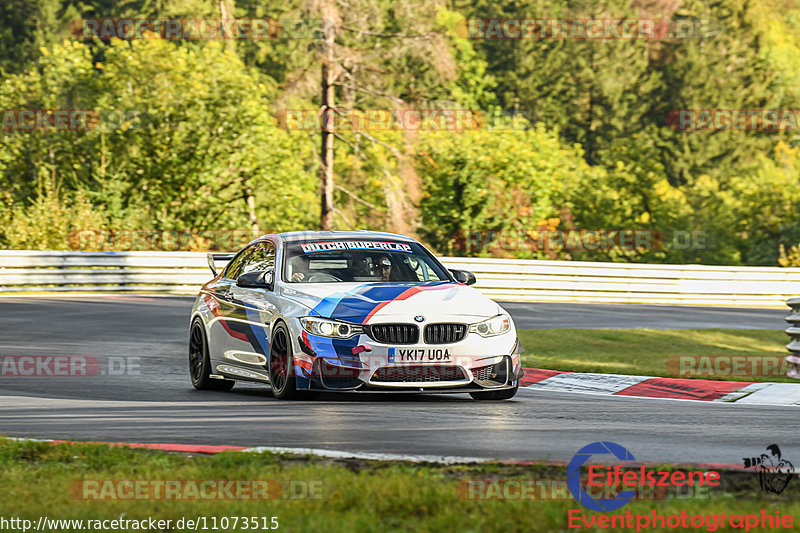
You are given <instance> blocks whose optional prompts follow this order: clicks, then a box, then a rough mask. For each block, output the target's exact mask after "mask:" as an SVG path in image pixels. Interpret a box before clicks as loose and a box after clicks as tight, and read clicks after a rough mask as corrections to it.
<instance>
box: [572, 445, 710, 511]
mask: <svg viewBox="0 0 800 533" xmlns="http://www.w3.org/2000/svg"><path fill="white" fill-rule="evenodd" d="M594 455H613V456H614V457H615V458H616V459H617V460H619V461H622V462H630V461H634V460H635V458H634V457H633V454H632V453H631V452H629V451H628V450H626V449H625V448H623V447H622V446H620V445H619V444H616V443H614V442H607V441H602V442H593V443H591V444H589V445H587V446H584V447H583V448H581V449H580V450H578V453H576V454H575V455H574V456H573V457H572V460H571V461H570V462H569V466H568V467H567V487H568V488H569V491H570V493H571V494H572V497H573V498H575V501H577V502H578V503H579V504H581V505H582V506H583V507H586V508H587V509H591V510H592V511H599V512H601V513H604V512H609V511H616V510H617V509H620V508H622V507H623V506H624V505H625V504H627V503H628V502H629V501H631V500H632V499H634V498H635V497H636V490H623V491H621V492H619V493H617V495H616V496H615V497H613V498H601V499H594V498H593V497H592V496H591V495H590V494H589V493H588V492H587V491H586V490H585V489H584V485H583V484H582V483H581V475H580V472H581V467H582V466H583V465H584V464H586V462H587V461H588V460H589V458H590V457H592V456H594ZM588 473H589V477H588V480H587V482H586V484H585V486H586V487H587V488H593V487H612V488H617V487H620V486H621V487H622V488H626V489H636V488H637V487H667V488H668V487H695V486H697V487H705V486H712V487H717V486H719V484H720V474H719V472H717V471H715V470H710V471H708V472H702V471H700V470H689V471H682V470H675V471H657V472H656V471H652V470H647V469H645V466H644V465H638V466H636V465H631V467H629V468H628V469H627V470H623V467H622V465H619V464H617V465H615V466H613V467H609V466H602V465H590V466H589V467H588Z"/></svg>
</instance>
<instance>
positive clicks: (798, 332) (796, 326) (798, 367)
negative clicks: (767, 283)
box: [786, 298, 800, 379]
mask: <svg viewBox="0 0 800 533" xmlns="http://www.w3.org/2000/svg"><path fill="white" fill-rule="evenodd" d="M786 305H788V306H789V307H790V308H791V310H792V312H791V313H789V316H787V317H786V322H788V323H789V327H788V328H786V334H787V335H789V337H790V338H791V339H792V340H791V341H789V344H787V345H786V348H787V349H788V350H789V351H790V352H791V355H788V356H786V362H787V363H789V371H788V372H787V373H786V375H787V376H789V377H790V378H795V379H800V298H790V299H789V301H787V302H786Z"/></svg>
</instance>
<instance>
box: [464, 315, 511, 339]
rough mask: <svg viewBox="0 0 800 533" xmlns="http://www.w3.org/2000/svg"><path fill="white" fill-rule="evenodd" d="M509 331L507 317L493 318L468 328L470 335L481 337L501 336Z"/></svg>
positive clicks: (509, 322) (509, 323) (509, 324)
mask: <svg viewBox="0 0 800 533" xmlns="http://www.w3.org/2000/svg"><path fill="white" fill-rule="evenodd" d="M509 329H511V317H510V316H508V315H497V316H493V317H492V318H487V319H486V320H484V321H482V322H477V323H475V324H470V326H469V331H470V333H477V334H478V335H480V336H481V337H494V336H495V335H502V334H503V333H505V332H506V331H508V330H509Z"/></svg>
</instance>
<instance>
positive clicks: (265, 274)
mask: <svg viewBox="0 0 800 533" xmlns="http://www.w3.org/2000/svg"><path fill="white" fill-rule="evenodd" d="M274 276H275V272H274V271H272V270H254V271H252V272H245V273H244V274H242V275H241V276H239V277H238V278H236V285H238V286H239V287H248V288H252V289H267V290H270V291H271V290H272V289H273V286H274V283H273V278H274Z"/></svg>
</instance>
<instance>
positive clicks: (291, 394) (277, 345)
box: [267, 322, 301, 400]
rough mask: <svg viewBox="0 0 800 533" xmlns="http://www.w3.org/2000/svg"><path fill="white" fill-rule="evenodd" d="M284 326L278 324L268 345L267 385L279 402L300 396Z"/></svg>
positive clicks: (290, 347) (287, 335)
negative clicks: (268, 384)
mask: <svg viewBox="0 0 800 533" xmlns="http://www.w3.org/2000/svg"><path fill="white" fill-rule="evenodd" d="M290 339H291V337H290V336H289V330H288V329H287V328H286V324H284V323H283V322H278V323H277V324H276V325H275V331H274V332H273V333H272V342H270V343H269V361H268V362H267V364H268V365H269V383H270V386H271V387H272V395H273V396H275V398H277V399H279V400H293V399H296V398H299V397H300V396H301V391H298V390H297V381H296V380H295V375H294V356H293V355H292V343H291V340H290Z"/></svg>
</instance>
